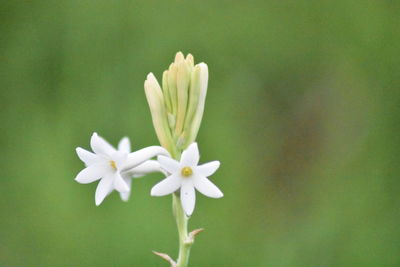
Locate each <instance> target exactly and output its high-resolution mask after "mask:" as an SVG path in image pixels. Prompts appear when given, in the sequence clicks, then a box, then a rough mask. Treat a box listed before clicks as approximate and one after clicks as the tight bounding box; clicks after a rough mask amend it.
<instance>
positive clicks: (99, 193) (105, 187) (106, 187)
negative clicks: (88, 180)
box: [95, 175, 113, 206]
mask: <svg viewBox="0 0 400 267" xmlns="http://www.w3.org/2000/svg"><path fill="white" fill-rule="evenodd" d="M112 184H113V177H112V175H108V176H106V177H104V178H103V179H101V180H100V182H99V184H98V185H97V188H96V195H95V200H96V206H98V205H100V204H101V202H103V200H104V199H105V197H106V196H108V195H109V194H110V193H111V192H112V190H113V185H112Z"/></svg>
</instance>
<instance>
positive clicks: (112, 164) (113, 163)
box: [110, 160, 117, 170]
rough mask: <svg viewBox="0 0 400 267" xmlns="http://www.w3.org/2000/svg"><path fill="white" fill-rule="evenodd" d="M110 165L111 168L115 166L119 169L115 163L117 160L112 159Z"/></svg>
mask: <svg viewBox="0 0 400 267" xmlns="http://www.w3.org/2000/svg"><path fill="white" fill-rule="evenodd" d="M110 165H111V168H113V169H114V170H117V164H116V163H115V161H113V160H110Z"/></svg>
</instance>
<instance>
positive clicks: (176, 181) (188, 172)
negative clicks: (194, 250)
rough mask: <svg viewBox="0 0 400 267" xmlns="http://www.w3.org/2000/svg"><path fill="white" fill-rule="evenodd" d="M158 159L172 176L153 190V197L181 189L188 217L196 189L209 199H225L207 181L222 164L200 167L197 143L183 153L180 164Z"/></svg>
mask: <svg viewBox="0 0 400 267" xmlns="http://www.w3.org/2000/svg"><path fill="white" fill-rule="evenodd" d="M157 159H158V162H159V163H160V165H161V167H162V168H163V169H164V170H166V171H167V172H168V173H170V175H169V176H168V177H167V178H165V179H164V180H162V181H161V182H159V183H158V184H156V185H155V186H154V187H153V188H152V189H151V195H152V196H165V195H168V194H171V193H173V192H175V191H176V190H178V189H179V188H180V189H181V190H180V198H181V203H182V207H183V209H184V211H185V213H186V215H188V216H190V215H192V213H193V210H194V206H195V202H196V194H195V188H196V189H197V191H199V192H200V193H202V194H203V195H206V196H208V197H212V198H220V197H223V193H222V192H221V190H219V189H218V187H216V186H215V185H214V184H213V183H212V182H210V180H208V179H207V177H208V176H210V175H212V174H213V173H214V172H215V171H216V170H217V169H218V168H219V165H220V163H219V161H212V162H209V163H205V164H202V165H199V166H198V163H199V159H200V154H199V149H198V147H197V143H192V144H191V145H190V146H189V147H188V148H187V149H186V150H185V151H183V153H182V156H181V160H180V162H178V161H176V160H174V159H172V158H170V157H165V156H158V158H157Z"/></svg>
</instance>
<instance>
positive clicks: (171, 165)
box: [157, 156, 180, 173]
mask: <svg viewBox="0 0 400 267" xmlns="http://www.w3.org/2000/svg"><path fill="white" fill-rule="evenodd" d="M157 160H158V162H159V163H160V165H161V167H162V168H163V169H164V170H166V171H167V172H169V173H175V172H177V171H179V167H180V166H179V162H178V161H176V160H174V159H172V158H169V157H166V156H158V157H157Z"/></svg>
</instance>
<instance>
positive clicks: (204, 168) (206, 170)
mask: <svg viewBox="0 0 400 267" xmlns="http://www.w3.org/2000/svg"><path fill="white" fill-rule="evenodd" d="M219 165H220V162H219V161H218V160H216V161H211V162H208V163H205V164H203V165H200V166H197V167H196V171H197V172H198V173H199V174H200V175H202V176H205V177H208V176H210V175H212V174H214V172H215V171H216V170H218V168H219Z"/></svg>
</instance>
